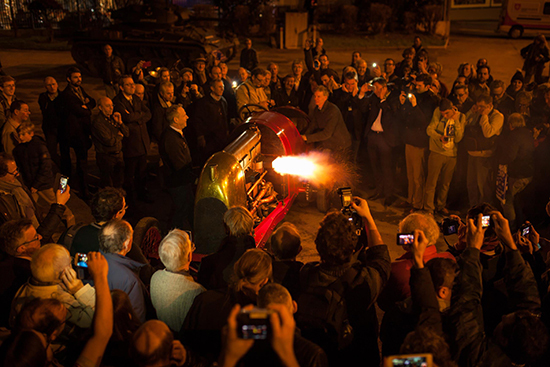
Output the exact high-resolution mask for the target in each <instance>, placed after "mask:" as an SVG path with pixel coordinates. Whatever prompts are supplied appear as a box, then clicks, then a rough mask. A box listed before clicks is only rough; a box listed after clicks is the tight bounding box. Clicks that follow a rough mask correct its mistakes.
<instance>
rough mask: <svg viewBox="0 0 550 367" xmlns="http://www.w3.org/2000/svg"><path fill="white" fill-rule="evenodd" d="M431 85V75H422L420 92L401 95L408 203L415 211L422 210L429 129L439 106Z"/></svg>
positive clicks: (418, 88)
mask: <svg viewBox="0 0 550 367" xmlns="http://www.w3.org/2000/svg"><path fill="white" fill-rule="evenodd" d="M430 85H432V77H431V76H430V75H428V74H420V75H419V76H417V77H416V81H415V89H416V93H415V94H409V95H408V96H406V95H405V92H401V95H400V96H399V100H400V102H401V112H402V114H403V122H404V125H405V126H404V127H405V128H404V130H403V140H404V142H405V157H406V161H407V179H408V181H409V185H408V187H409V189H408V191H409V195H408V203H409V204H410V205H411V207H412V210H413V211H417V210H421V209H422V202H423V200H424V185H425V183H426V166H427V162H428V145H429V142H430V140H429V137H428V135H427V134H426V128H427V127H428V125H429V124H430V121H431V119H432V115H433V113H434V110H435V109H436V108H437V106H438V103H439V100H438V98H437V96H436V95H435V94H433V92H432V91H431V90H430V89H429V87H430Z"/></svg>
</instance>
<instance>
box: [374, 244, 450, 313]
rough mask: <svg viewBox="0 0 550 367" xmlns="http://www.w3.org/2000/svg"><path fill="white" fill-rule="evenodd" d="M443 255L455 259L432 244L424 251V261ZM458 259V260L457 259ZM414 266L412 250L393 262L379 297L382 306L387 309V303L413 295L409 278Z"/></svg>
mask: <svg viewBox="0 0 550 367" xmlns="http://www.w3.org/2000/svg"><path fill="white" fill-rule="evenodd" d="M437 257H441V258H446V259H451V260H455V258H454V256H453V255H451V253H449V252H440V253H438V252H437V248H436V247H435V246H434V245H432V246H428V247H427V248H426V252H424V263H427V262H428V261H430V260H431V259H434V258H437ZM455 261H456V260H455ZM412 266H413V255H412V253H410V252H406V253H405V254H403V256H401V257H399V258H397V259H396V260H395V261H394V262H392V263H391V273H390V279H389V280H388V283H387V284H386V288H385V289H384V291H383V293H382V295H381V296H380V299H379V304H380V303H381V305H380V307H381V308H382V309H385V308H386V307H385V305H388V306H389V305H391V304H392V303H394V302H399V301H402V300H404V299H405V298H407V297H410V295H411V289H410V287H409V279H410V277H411V268H412Z"/></svg>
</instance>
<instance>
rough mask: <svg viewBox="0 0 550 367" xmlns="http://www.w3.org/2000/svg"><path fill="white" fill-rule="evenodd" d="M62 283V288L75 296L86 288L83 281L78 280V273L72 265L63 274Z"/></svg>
mask: <svg viewBox="0 0 550 367" xmlns="http://www.w3.org/2000/svg"><path fill="white" fill-rule="evenodd" d="M61 282H62V283H61V288H63V289H64V290H65V291H67V292H69V293H70V294H72V295H73V296H74V295H75V294H76V292H78V291H79V290H81V289H82V287H84V284H83V283H82V280H80V279H78V277H77V276H76V272H75V271H74V269H73V268H72V267H71V266H70V265H69V266H67V267H66V268H65V269H64V270H63V272H62V273H61Z"/></svg>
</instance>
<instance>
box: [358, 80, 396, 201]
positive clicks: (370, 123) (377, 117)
mask: <svg viewBox="0 0 550 367" xmlns="http://www.w3.org/2000/svg"><path fill="white" fill-rule="evenodd" d="M372 84H373V87H374V92H373V93H371V94H370V95H369V96H368V97H367V98H368V100H367V103H366V104H365V105H364V106H366V107H367V108H368V110H366V111H365V116H366V117H367V123H366V126H365V132H364V135H363V137H364V138H366V140H367V149H368V153H369V158H370V164H371V165H372V170H373V172H374V180H375V182H376V193H375V194H374V195H373V196H372V199H377V198H380V197H384V198H385V200H384V205H391V204H392V203H393V202H394V201H395V197H394V173H393V170H394V168H393V167H394V162H393V159H392V149H393V147H395V146H397V145H398V140H399V136H398V131H399V128H398V123H399V121H398V119H397V118H396V117H397V111H398V108H399V107H398V103H399V101H398V100H397V99H398V97H399V96H398V95H397V94H398V93H397V92H390V91H389V90H388V87H387V84H386V80H385V79H384V78H382V77H377V78H374V79H373V81H372ZM360 97H361V96H360Z"/></svg>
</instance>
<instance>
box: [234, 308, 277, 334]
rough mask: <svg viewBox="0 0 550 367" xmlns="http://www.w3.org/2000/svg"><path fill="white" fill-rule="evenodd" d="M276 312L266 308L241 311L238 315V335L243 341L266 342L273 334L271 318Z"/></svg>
mask: <svg viewBox="0 0 550 367" xmlns="http://www.w3.org/2000/svg"><path fill="white" fill-rule="evenodd" d="M273 312H274V311H272V310H268V309H265V308H253V309H251V310H241V311H240V312H239V314H238V315H237V335H238V336H239V338H241V339H256V340H265V339H267V338H268V337H269V335H270V334H271V321H270V320H269V318H270V317H271V314H272V313H273Z"/></svg>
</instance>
